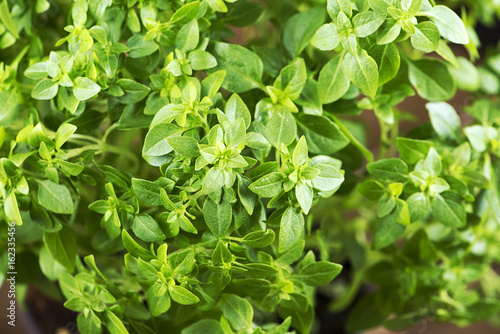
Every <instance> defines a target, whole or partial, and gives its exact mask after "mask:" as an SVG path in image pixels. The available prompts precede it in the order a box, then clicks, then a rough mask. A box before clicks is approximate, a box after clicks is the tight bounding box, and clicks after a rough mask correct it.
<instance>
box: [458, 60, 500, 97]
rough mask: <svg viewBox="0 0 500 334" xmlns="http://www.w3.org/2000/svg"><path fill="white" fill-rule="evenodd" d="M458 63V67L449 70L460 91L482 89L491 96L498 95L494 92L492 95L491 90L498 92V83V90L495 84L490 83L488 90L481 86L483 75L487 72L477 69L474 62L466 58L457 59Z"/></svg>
mask: <svg viewBox="0 0 500 334" xmlns="http://www.w3.org/2000/svg"><path fill="white" fill-rule="evenodd" d="M456 63H457V64H456V65H458V66H457V67H455V66H450V67H449V70H450V73H451V74H452V75H453V77H454V78H455V81H456V83H457V87H458V89H461V90H466V91H469V92H475V91H477V90H478V89H480V87H481V90H484V91H485V92H487V93H488V94H489V95H495V94H496V93H493V92H492V94H491V93H490V90H493V91H496V90H497V88H498V82H497V84H496V86H497V88H495V83H488V84H487V85H488V86H489V87H487V88H486V89H484V88H485V87H483V85H482V84H481V81H482V78H481V75H482V74H481V73H484V72H485V71H484V68H483V69H481V68H477V67H476V66H475V65H474V64H473V63H472V62H470V61H469V60H468V59H466V58H464V57H457V59H456ZM482 70H483V71H482ZM487 80H488V79H487ZM497 80H498V79H497Z"/></svg>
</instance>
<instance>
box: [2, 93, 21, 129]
mask: <svg viewBox="0 0 500 334" xmlns="http://www.w3.org/2000/svg"><path fill="white" fill-rule="evenodd" d="M0 101H2V104H1V105H0V122H1V121H2V119H3V118H5V117H7V116H8V115H9V114H10V113H11V112H12V111H14V109H15V108H16V106H17V104H18V102H19V95H18V93H17V91H16V90H15V89H10V90H4V91H3V92H0Z"/></svg>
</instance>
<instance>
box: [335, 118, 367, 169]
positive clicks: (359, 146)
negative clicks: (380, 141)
mask: <svg viewBox="0 0 500 334" xmlns="http://www.w3.org/2000/svg"><path fill="white" fill-rule="evenodd" d="M327 115H328V116H330V118H331V119H332V120H333V121H334V122H335V124H337V126H338V127H339V128H340V131H342V132H343V133H344V134H345V135H346V137H347V138H348V139H349V140H350V141H351V143H352V144H353V145H354V146H355V147H356V148H357V149H358V150H359V151H360V152H361V153H362V154H363V155H364V157H365V158H366V160H367V161H368V162H373V153H372V152H370V150H369V149H368V148H367V147H366V146H364V145H363V144H361V142H360V141H359V140H358V139H357V138H356V137H354V135H353V134H352V133H351V131H349V130H348V129H347V128H346V127H345V125H344V124H342V122H340V121H339V119H338V118H337V117H335V116H333V115H332V114H329V113H327Z"/></svg>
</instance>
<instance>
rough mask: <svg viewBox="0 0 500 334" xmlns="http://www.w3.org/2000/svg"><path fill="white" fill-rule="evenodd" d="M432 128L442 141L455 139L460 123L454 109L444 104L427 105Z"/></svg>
mask: <svg viewBox="0 0 500 334" xmlns="http://www.w3.org/2000/svg"><path fill="white" fill-rule="evenodd" d="M426 107H427V110H429V117H430V119H431V123H432V127H433V128H434V130H436V133H437V134H438V135H439V136H440V137H441V138H443V139H447V138H450V139H457V138H458V130H459V129H460V126H461V122H460V117H459V116H458V114H457V112H456V111H455V109H454V108H453V107H452V106H451V105H449V104H448V103H446V102H434V103H427V105H426Z"/></svg>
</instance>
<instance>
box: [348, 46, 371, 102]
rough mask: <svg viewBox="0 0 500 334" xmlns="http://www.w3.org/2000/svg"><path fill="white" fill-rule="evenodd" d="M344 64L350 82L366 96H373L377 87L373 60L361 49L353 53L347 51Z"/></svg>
mask: <svg viewBox="0 0 500 334" xmlns="http://www.w3.org/2000/svg"><path fill="white" fill-rule="evenodd" d="M344 66H345V69H346V72H347V74H348V75H349V78H350V79H351V81H352V83H353V84H355V85H356V86H357V87H358V88H359V89H361V90H362V91H363V93H365V94H366V95H368V96H371V97H373V96H375V94H377V88H378V67H377V63H376V62H375V60H374V59H373V58H372V57H370V56H369V55H368V53H367V52H366V51H365V50H363V49H358V51H357V53H356V54H355V55H351V54H350V53H347V54H346V55H345V59H344Z"/></svg>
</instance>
